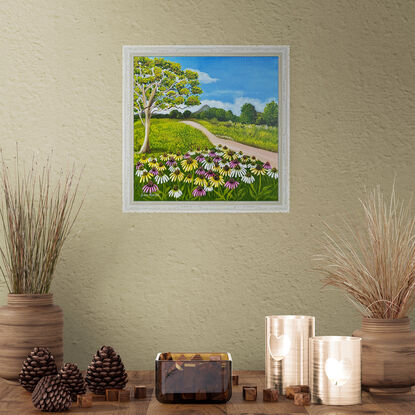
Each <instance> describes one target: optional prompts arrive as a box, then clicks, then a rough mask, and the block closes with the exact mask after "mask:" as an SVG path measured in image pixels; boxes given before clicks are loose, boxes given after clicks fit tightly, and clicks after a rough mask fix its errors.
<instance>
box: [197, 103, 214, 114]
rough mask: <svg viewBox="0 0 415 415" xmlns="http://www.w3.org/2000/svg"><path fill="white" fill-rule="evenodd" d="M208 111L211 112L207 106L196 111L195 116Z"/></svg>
mask: <svg viewBox="0 0 415 415" xmlns="http://www.w3.org/2000/svg"><path fill="white" fill-rule="evenodd" d="M207 110H210V107H209V105H207V104H205V105H203V107H200V108H199V109H198V110H197V111H195V112H194V113H193V114H200V113H201V112H205V111H207Z"/></svg>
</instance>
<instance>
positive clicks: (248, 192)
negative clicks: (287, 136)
mask: <svg viewBox="0 0 415 415" xmlns="http://www.w3.org/2000/svg"><path fill="white" fill-rule="evenodd" d="M279 66H280V57H279V56H169V55H160V56H151V55H148V56H133V57H132V62H131V65H130V67H129V68H130V70H131V71H132V73H131V78H130V79H131V82H132V91H131V93H130V95H129V97H130V99H131V102H130V105H131V115H132V119H133V121H132V122H133V127H132V131H131V133H132V135H133V143H132V145H133V152H132V154H133V159H131V161H130V163H131V164H132V168H131V169H130V170H129V171H130V174H132V176H133V177H132V183H133V192H132V196H133V202H167V203H170V204H175V203H176V204H177V203H178V202H187V203H189V202H190V203H193V202H194V203H196V202H199V203H200V202H207V203H209V202H222V203H223V202H278V201H279V195H280V192H279V186H280V183H279V180H280V167H281V166H279V145H280V140H279V138H280V137H279V135H280V134H279V128H280V111H281V110H280V91H279V88H280V85H279V83H280V74H279Z"/></svg>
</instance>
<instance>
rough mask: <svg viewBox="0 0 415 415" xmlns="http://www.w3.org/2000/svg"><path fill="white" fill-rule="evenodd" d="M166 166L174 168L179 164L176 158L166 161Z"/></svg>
mask: <svg viewBox="0 0 415 415" xmlns="http://www.w3.org/2000/svg"><path fill="white" fill-rule="evenodd" d="M166 164H167V165H168V166H174V165H175V164H177V162H176V159H175V158H174V157H169V159H168V160H167V161H166Z"/></svg>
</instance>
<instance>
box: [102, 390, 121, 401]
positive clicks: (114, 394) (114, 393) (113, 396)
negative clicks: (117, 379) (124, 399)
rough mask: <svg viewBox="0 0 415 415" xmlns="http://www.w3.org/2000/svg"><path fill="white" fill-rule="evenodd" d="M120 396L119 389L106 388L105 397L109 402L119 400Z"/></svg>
mask: <svg viewBox="0 0 415 415" xmlns="http://www.w3.org/2000/svg"><path fill="white" fill-rule="evenodd" d="M119 396H120V390H119V389H105V398H106V400H107V401H109V402H115V401H118V399H119Z"/></svg>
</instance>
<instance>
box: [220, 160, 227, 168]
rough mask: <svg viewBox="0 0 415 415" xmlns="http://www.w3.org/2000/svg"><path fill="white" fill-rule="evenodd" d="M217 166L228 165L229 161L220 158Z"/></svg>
mask: <svg viewBox="0 0 415 415" xmlns="http://www.w3.org/2000/svg"><path fill="white" fill-rule="evenodd" d="M219 166H221V167H225V166H229V162H228V161H226V160H221V161H220V162H219Z"/></svg>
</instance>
